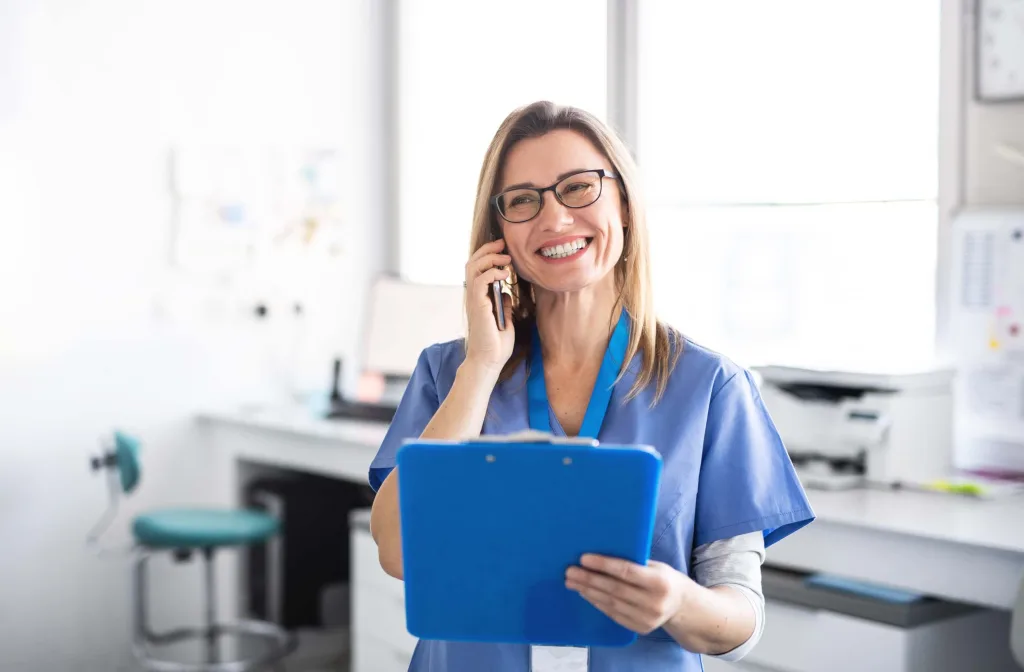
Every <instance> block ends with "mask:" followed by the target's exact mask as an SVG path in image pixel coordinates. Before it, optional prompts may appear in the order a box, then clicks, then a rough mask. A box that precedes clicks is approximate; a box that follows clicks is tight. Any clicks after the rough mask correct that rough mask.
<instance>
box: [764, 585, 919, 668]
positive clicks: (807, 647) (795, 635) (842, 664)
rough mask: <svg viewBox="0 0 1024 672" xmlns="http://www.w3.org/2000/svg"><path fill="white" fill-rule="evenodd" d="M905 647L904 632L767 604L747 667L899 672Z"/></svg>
mask: <svg viewBox="0 0 1024 672" xmlns="http://www.w3.org/2000/svg"><path fill="white" fill-rule="evenodd" d="M905 647H906V635H905V632H904V631H903V630H902V629H901V628H896V627H893V626H889V625H882V624H878V623H873V622H871V621H865V620H861V619H858V618H853V617H851V616H846V615H845V614H837V613H834V612H829V611H822V610H813V609H808V608H805V607H801V606H795V605H789V604H785V603H782V602H772V601H770V600H769V601H768V603H767V604H765V628H764V634H763V635H762V636H761V641H760V642H759V643H758V644H757V646H756V647H754V650H753V651H751V652H750V653H749V654H748V655H747V657H746V658H745V662H748V663H754V664H755V665H764V666H767V667H772V668H776V669H778V670H785V671H786V672H820V671H821V670H825V669H827V670H829V671H830V672H863V671H864V670H886V671H887V672H899V671H902V670H904V669H906V668H905V667H904V662H903V661H904V660H905V659H906V651H905Z"/></svg>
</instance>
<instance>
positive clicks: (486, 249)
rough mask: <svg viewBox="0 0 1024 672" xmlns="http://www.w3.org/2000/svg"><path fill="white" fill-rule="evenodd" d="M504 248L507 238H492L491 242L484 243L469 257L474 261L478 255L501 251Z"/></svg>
mask: <svg viewBox="0 0 1024 672" xmlns="http://www.w3.org/2000/svg"><path fill="white" fill-rule="evenodd" d="M503 249H505V239H504V238H498V239H497V240H492V241H491V242H489V243H484V244H483V245H481V246H480V247H478V248H477V250H476V252H474V253H473V254H471V255H470V257H469V259H470V261H472V260H474V259H476V258H477V257H482V256H484V255H485V254H494V253H495V252H501V251H502V250H503Z"/></svg>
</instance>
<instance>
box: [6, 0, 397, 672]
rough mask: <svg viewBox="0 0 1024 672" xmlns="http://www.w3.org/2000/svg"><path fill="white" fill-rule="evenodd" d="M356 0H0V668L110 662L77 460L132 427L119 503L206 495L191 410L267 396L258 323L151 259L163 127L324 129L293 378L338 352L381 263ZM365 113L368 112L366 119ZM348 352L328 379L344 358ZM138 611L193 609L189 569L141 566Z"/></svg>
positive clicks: (267, 353)
mask: <svg viewBox="0 0 1024 672" xmlns="http://www.w3.org/2000/svg"><path fill="white" fill-rule="evenodd" d="M377 11H378V10H377V9H376V8H374V7H373V4H372V0H351V1H349V0H294V1H289V2H284V1H280V2H246V1H244V0H217V2H204V1H197V0H184V1H173V0H160V1H156V0H152V1H148V2H144V1H140V0H103V1H102V2H99V1H96V2H83V1H80V0H0V458H2V463H0V464H2V467H0V539H2V540H3V541H2V542H0V544H2V548H3V551H2V552H0V577H2V578H0V669H4V670H19V672H34V671H36V670H40V671H44V670H45V671H47V672H49V671H50V670H64V669H77V670H86V671H92V670H96V671H100V670H103V671H110V670H118V669H129V668H128V667H127V665H128V660H129V657H128V647H127V641H128V639H127V638H128V623H129V621H128V604H129V602H128V599H129V593H128V586H129V583H128V578H129V577H128V573H127V569H128V567H127V564H126V563H125V562H124V560H121V559H116V558H114V559H106V558H104V559H100V558H96V557H94V556H93V555H91V554H90V553H89V552H87V550H86V548H85V545H84V539H85V535H86V533H87V531H88V529H89V527H90V526H91V525H92V523H93V522H94V521H95V520H96V519H97V518H98V516H99V514H100V513H101V511H102V509H103V507H104V504H105V491H104V487H103V483H102V482H101V480H100V479H99V478H97V477H96V476H93V475H91V474H90V473H89V471H88V469H87V458H88V456H89V455H90V454H92V453H94V452H95V451H96V448H97V438H98V437H99V436H100V435H101V434H103V433H105V432H108V431H109V430H110V429H111V428H113V427H123V428H126V429H129V430H131V431H133V432H135V433H137V434H138V435H139V436H140V438H141V439H142V440H143V444H144V455H143V463H144V473H143V483H142V486H141V488H140V491H139V492H138V494H137V496H135V497H133V498H132V500H131V503H130V505H129V507H128V508H127V509H124V510H123V511H122V514H121V517H120V518H119V520H118V522H117V524H116V526H115V529H114V534H112V535H111V538H110V541H112V542H118V541H124V540H126V539H127V535H126V534H125V532H126V530H127V524H128V520H129V518H128V516H129V515H130V514H131V513H132V512H133V511H137V510H140V509H144V508H148V507H150V506H157V505H165V504H172V503H179V502H181V503H203V502H207V501H216V500H219V499H221V498H222V494H220V493H215V492H213V491H212V490H211V488H210V487H209V484H210V483H212V482H214V480H215V475H214V474H211V473H209V470H208V468H207V463H206V462H205V460H206V456H204V455H203V454H202V451H201V449H200V448H199V446H198V443H197V441H196V433H195V431H194V430H193V428H192V426H191V417H190V416H191V413H192V412H193V411H194V410H195V409H197V408H201V407H204V406H210V405H232V404H236V403H241V402H248V401H254V400H261V399H272V398H275V397H277V396H278V395H280V394H281V392H282V388H281V385H280V382H281V380H280V377H279V375H278V374H279V373H280V372H279V370H278V369H276V368H275V366H274V362H276V361H278V360H276V359H274V355H275V353H277V352H278V350H277V349H276V348H277V341H276V340H274V338H273V334H272V333H270V332H272V331H273V327H272V326H268V325H266V324H257V323H256V322H255V321H253V320H251V319H248V318H246V317H245V316H244V315H245V313H243V309H244V308H246V307H247V304H243V303H241V302H240V300H236V299H237V297H235V296H234V295H230V294H224V293H211V292H210V291H209V287H208V286H206V285H197V284H194V283H191V284H190V283H184V282H183V281H182V278H181V277H180V276H177V275H175V274H174V273H173V272H172V270H171V269H169V268H168V266H167V263H166V260H167V245H168V235H169V232H170V222H171V217H170V215H171V212H170V206H171V200H170V196H169V193H168V190H167V183H168V178H167V173H166V161H167V151H168V149H169V148H170V147H171V146H172V145H173V144H174V143H178V142H184V143H206V142H215V143H219V144H241V145H251V144H271V145H273V144H278V145H290V144H302V143H309V144H333V145H335V146H337V147H339V148H340V149H341V150H343V151H344V152H346V154H345V156H346V160H345V166H344V170H343V172H344V173H345V175H344V178H345V181H346V183H348V184H350V185H351V187H352V191H351V194H352V196H351V199H350V202H349V204H348V207H347V208H346V214H347V216H348V218H349V221H350V222H351V224H352V237H351V239H350V246H349V247H348V249H349V250H352V251H353V252H354V253H352V254H349V255H348V256H347V257H346V258H345V259H344V260H343V262H342V263H340V264H337V265H336V266H335V267H333V268H331V269H329V272H328V273H327V274H326V275H325V276H324V277H323V288H324V292H323V294H322V295H321V296H320V297H319V299H320V301H319V303H317V304H316V309H314V310H312V311H311V312H310V319H311V320H312V324H311V325H310V326H311V328H312V332H311V334H310V338H309V340H308V341H307V344H308V345H307V353H306V354H307V355H309V356H308V357H307V361H308V362H309V363H310V365H311V368H309V369H307V372H311V373H312V374H313V375H312V376H311V377H307V378H308V379H311V380H313V382H319V378H320V372H322V380H323V382H324V384H326V383H327V380H328V376H329V370H328V368H327V364H328V361H329V359H330V356H332V355H333V354H334V353H335V352H336V351H337V352H340V353H341V354H343V355H344V356H346V357H347V358H349V359H351V358H352V357H353V356H354V355H355V354H356V353H357V351H358V346H359V340H358V338H359V334H358V332H357V331H355V330H354V329H353V326H354V324H353V323H354V322H355V320H354V319H353V317H352V315H353V314H355V315H360V314H361V312H360V311H361V309H362V300H361V298H360V297H361V295H362V293H363V292H364V290H365V286H366V283H367V281H368V278H369V277H370V276H371V275H372V274H374V273H375V272H377V271H378V270H380V269H382V268H385V267H387V265H388V259H387V252H386V240H387V238H386V235H385V234H384V233H383V232H384V231H386V230H387V225H388V222H386V221H381V218H380V216H379V215H376V214H375V213H376V209H375V207H374V206H375V203H374V199H379V194H380V185H379V181H380V179H381V177H380V176H381V175H382V174H383V173H384V169H383V168H382V165H383V163H382V159H381V158H380V157H378V156H377V155H376V154H375V151H374V150H375V138H377V137H379V135H380V133H382V132H383V131H382V128H383V127H382V126H381V125H380V124H379V123H378V122H377V121H376V119H377V118H378V115H377V112H378V110H377V109H376V108H375V107H374V106H371V105H369V104H368V103H367V101H372V100H377V99H379V95H376V87H379V86H380V84H379V82H378V81H377V79H376V74H377V73H376V72H375V70H374V69H373V67H367V64H368V63H371V64H372V62H373V61H372V58H373V57H374V55H375V49H376V48H377V47H376V43H375V42H373V40H374V33H373V29H374V27H375V25H376V23H375V22H379V17H378V16H376V13H377ZM371 121H373V125H371V124H370V122H371ZM351 368H352V367H350V369H349V377H350V378H351V374H352V371H351ZM152 578H153V584H154V586H155V590H154V595H153V599H154V600H155V601H156V602H157V603H158V605H160V606H159V607H158V608H157V611H156V613H155V616H154V618H155V624H156V625H158V626H159V625H171V624H178V623H181V621H183V620H185V619H191V620H192V621H195V620H197V619H198V617H199V615H200V612H199V610H198V609H199V582H198V578H199V577H198V574H197V572H196V568H195V567H194V566H193V567H185V568H181V569H175V570H174V571H171V570H170V568H169V567H168V566H167V564H166V563H164V564H160V565H158V566H157V567H156V568H155V569H154V572H153V576H152Z"/></svg>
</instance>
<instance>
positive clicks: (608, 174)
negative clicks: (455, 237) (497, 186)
mask: <svg viewBox="0 0 1024 672" xmlns="http://www.w3.org/2000/svg"><path fill="white" fill-rule="evenodd" d="M583 173H597V175H598V183H599V184H600V185H601V188H600V189H599V190H598V192H597V196H595V197H594V200H592V201H591V202H590V203H587V204H586V205H569V204H568V203H566V202H565V201H563V200H562V197H561V196H560V195H559V193H558V192H557V191H556V190H555V187H557V186H558V185H560V184H561V183H562V182H565V181H566V180H568V179H569V178H570V177H575V176H576V175H582V174H583ZM606 177H610V178H612V179H613V180H617V179H619V176H618V175H616V174H615V173H613V172H611V171H609V170H605V169H604V168H586V169H584V170H577V171H576V172H574V173H569V174H568V175H565V176H564V177H562V179H560V180H559V181H558V182H555V183H554V184H552V185H551V186H548V187H543V188H541V187H517V188H516V189H512V190H507V191H503V192H501V193H500V194H497V195H495V196H493V197H492V198H491V205H492V206H493V207H494V211H495V212H497V213H498V216H499V217H501V218H502V219H504V220H505V221H506V222H508V223H509V224H525V223H526V222H529V221H530V220H532V219H535V218H536V217H537V215H539V214H540V213H541V211H542V210H543V209H544V192H545V191H550V192H551V193H552V194H554V195H555V198H556V199H558V202H559V203H561V204H562V205H564V206H565V207H567V208H572V209H574V210H576V209H579V208H588V207H590V206H591V205H593V204H594V203H597V202H598V201H599V200H601V196H602V195H604V178H606ZM525 190H530V191H535V192H537V195H538V196H539V197H540V201H539V202H540V207H538V208H537V212H536V213H534V215H533V217H530V218H529V219H520V220H512V219H509V218H508V217H506V216H505V214H504V213H503V212H502V211H501V207H500V206H499V205H498V199H500V198H501V197H502V196H504V195H505V194H507V193H508V192H509V191H525Z"/></svg>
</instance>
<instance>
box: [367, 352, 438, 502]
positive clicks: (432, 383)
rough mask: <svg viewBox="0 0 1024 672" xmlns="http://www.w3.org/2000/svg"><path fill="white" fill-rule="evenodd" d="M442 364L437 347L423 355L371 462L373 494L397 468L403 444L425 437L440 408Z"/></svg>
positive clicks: (422, 353)
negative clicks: (439, 385)
mask: <svg viewBox="0 0 1024 672" xmlns="http://www.w3.org/2000/svg"><path fill="white" fill-rule="evenodd" d="M440 364H441V352H440V348H439V347H438V346H431V347H429V348H426V349H425V350H423V352H421V353H420V356H419V359H418V360H417V362H416V368H415V369H413V372H412V376H410V377H409V384H408V385H407V386H406V388H405V392H404V393H403V394H402V399H401V401H399V402H398V409H397V410H396V411H395V417H394V418H393V419H392V420H391V425H390V426H389V427H388V431H387V434H385V436H384V441H383V443H381V444H380V448H379V449H378V450H377V455H376V456H375V457H374V458H373V462H371V463H370V487H371V488H373V491H374V492H377V490H378V489H379V488H380V486H381V484H382V483H383V482H384V479H385V478H387V477H388V474H390V473H391V470H392V469H394V468H395V454H396V453H397V452H398V449H399V448H400V447H401V445H402V443H403V442H404V441H405V440H406V439H414V438H417V437H418V436H419V435H420V434H422V433H423V430H424V429H425V428H426V426H427V423H429V422H430V419H431V418H433V417H434V413H436V412H437V409H438V407H439V406H440V405H441V402H440V400H439V395H438V392H437V372H438V369H439V368H440Z"/></svg>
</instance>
